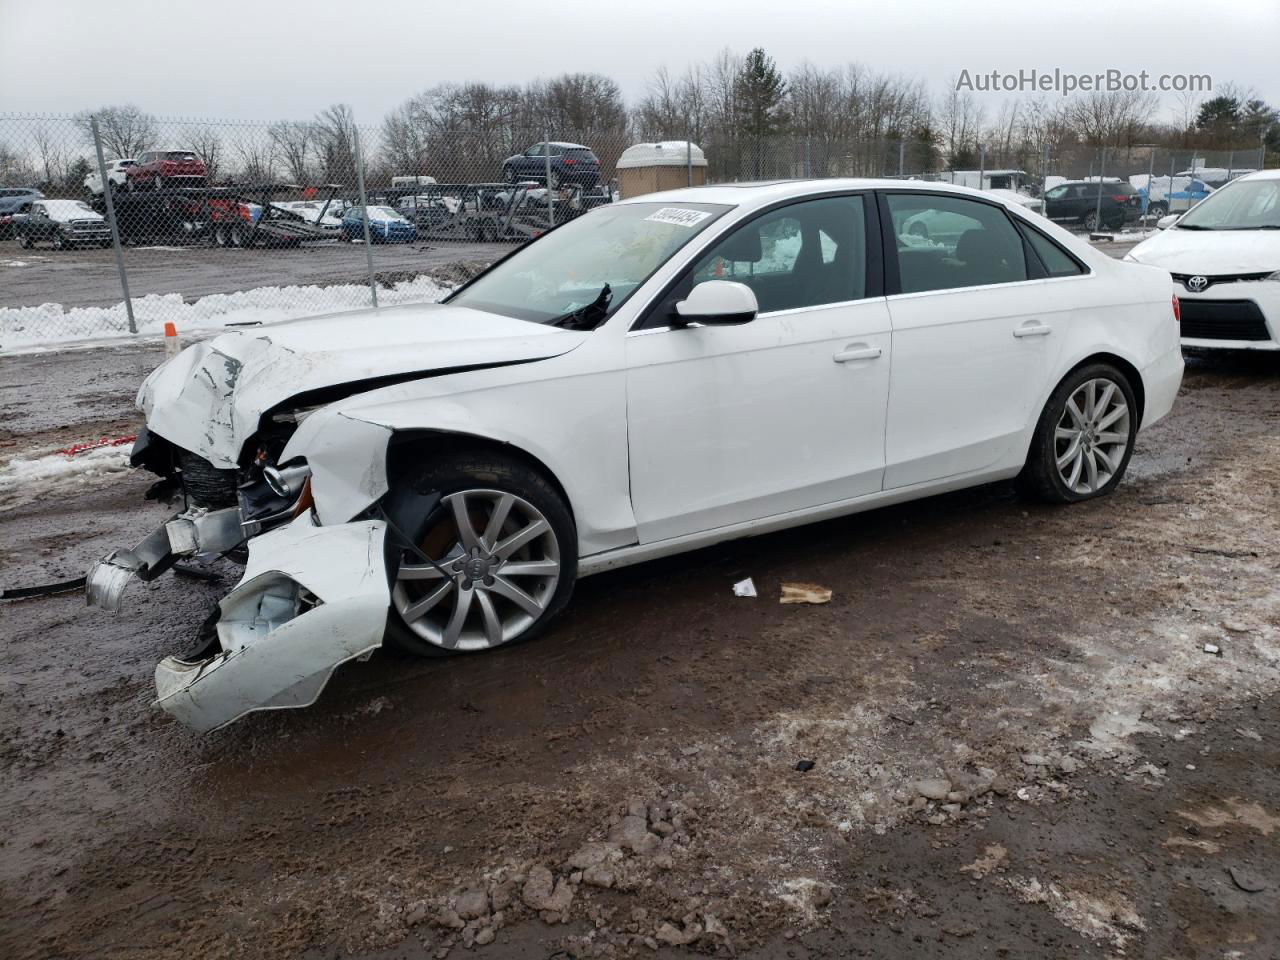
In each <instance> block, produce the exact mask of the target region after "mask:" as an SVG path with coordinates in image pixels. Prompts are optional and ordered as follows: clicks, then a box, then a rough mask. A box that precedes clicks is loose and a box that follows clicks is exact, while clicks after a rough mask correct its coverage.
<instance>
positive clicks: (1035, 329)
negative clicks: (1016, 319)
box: [1013, 320, 1053, 337]
mask: <svg viewBox="0 0 1280 960" xmlns="http://www.w3.org/2000/svg"><path fill="white" fill-rule="evenodd" d="M1051 333H1053V327H1051V326H1049V325H1048V324H1047V323H1041V322H1040V321H1039V320H1028V321H1027V322H1026V323H1024V324H1023V325H1022V326H1020V327H1015V328H1014V331H1013V335H1014V336H1015V337H1047V336H1048V335H1049V334H1051Z"/></svg>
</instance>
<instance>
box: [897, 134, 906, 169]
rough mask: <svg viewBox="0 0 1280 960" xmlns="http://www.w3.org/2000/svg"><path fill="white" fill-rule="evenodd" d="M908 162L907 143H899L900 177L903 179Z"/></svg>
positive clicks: (903, 141) (902, 141)
mask: <svg viewBox="0 0 1280 960" xmlns="http://www.w3.org/2000/svg"><path fill="white" fill-rule="evenodd" d="M906 162H907V141H905V140H899V141H898V176H899V177H901V176H902V174H903V170H904V168H905V165H906Z"/></svg>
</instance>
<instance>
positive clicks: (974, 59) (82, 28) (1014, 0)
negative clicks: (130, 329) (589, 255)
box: [0, 0, 1280, 123]
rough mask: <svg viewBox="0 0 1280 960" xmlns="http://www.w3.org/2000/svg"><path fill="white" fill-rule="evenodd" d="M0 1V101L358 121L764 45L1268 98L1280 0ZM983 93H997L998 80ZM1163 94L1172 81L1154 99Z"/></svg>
mask: <svg viewBox="0 0 1280 960" xmlns="http://www.w3.org/2000/svg"><path fill="white" fill-rule="evenodd" d="M538 6H539V5H538V4H536V3H535V4H529V3H523V4H516V3H508V2H505V0H477V2H469V3H459V2H449V3H434V2H430V0H418V2H408V0H406V2H392V0H363V2H353V0H348V2H337V0H199V2H188V0H122V2H120V3H107V2H103V0H92V2H88V0H0V112H14V111H16V112H37V113H46V112H53V113H73V112H75V111H78V110H82V109H86V108H89V107H93V106H99V105H103V104H114V103H129V102H131V103H136V104H137V105H138V106H139V107H141V108H143V109H144V110H147V111H150V112H151V113H154V114H158V115H161V116H173V117H226V118H236V119H259V120H273V119H283V118H288V119H302V118H307V117H310V116H312V115H313V114H314V113H315V112H316V111H317V110H319V109H321V108H323V107H325V106H327V105H328V104H331V103H335V102H346V103H349V104H351V106H352V107H353V108H354V109H355V112H356V115H357V117H358V119H359V120H360V121H362V122H365V123H374V122H377V121H379V120H380V119H381V118H382V116H383V115H384V114H385V113H386V112H387V111H388V110H390V109H391V108H392V107H394V106H396V105H397V104H398V103H400V102H401V101H403V100H404V99H405V98H406V97H408V96H410V95H411V94H414V93H417V92H419V91H421V90H424V89H426V88H427V87H430V86H433V85H434V84H437V83H441V82H443V81H462V80H486V81H489V82H491V83H520V82H523V81H525V80H529V79H532V78H534V77H538V76H550V75H553V74H556V73H562V72H576V71H595V72H600V73H604V74H607V75H609V76H611V77H613V78H614V79H615V80H617V82H618V83H619V84H620V85H621V87H622V90H623V93H624V95H625V96H626V97H627V100H628V103H633V102H634V101H635V100H636V99H638V98H639V97H640V96H642V95H643V93H644V91H645V85H646V82H647V80H648V79H649V78H650V77H651V76H652V74H653V72H654V70H655V69H656V68H657V67H658V66H660V65H663V64H665V65H666V66H667V67H668V68H670V69H671V70H672V71H674V72H679V71H681V70H682V69H683V68H684V67H685V66H686V65H687V64H688V63H690V62H694V61H699V60H706V59H709V58H710V57H711V56H712V55H714V53H715V52H716V51H717V50H719V49H720V48H722V47H725V46H728V47H730V48H731V49H734V50H736V51H738V52H746V51H747V50H748V49H749V48H751V47H753V46H756V45H760V46H763V47H764V48H765V49H766V50H767V51H768V53H770V54H771V55H772V56H774V57H775V58H776V59H777V61H778V64H779V65H780V66H781V67H782V68H783V69H784V70H786V69H789V68H792V67H794V66H796V65H798V64H800V63H801V62H803V61H804V60H806V59H808V60H809V61H811V62H813V63H815V64H818V65H820V66H835V65H842V64H845V63H849V62H858V63H861V64H864V65H866V66H868V67H870V68H872V69H874V70H877V71H890V72H895V73H900V74H904V75H909V76H915V77H920V78H921V79H923V80H925V81H926V82H927V83H928V84H929V87H930V92H931V93H932V94H933V95H934V96H937V95H938V94H940V93H941V92H942V91H943V90H944V89H945V88H946V86H947V83H948V80H949V79H950V78H952V77H953V76H955V75H957V74H958V73H959V72H960V71H961V70H964V69H968V70H970V71H972V72H975V73H976V72H979V71H990V70H992V69H999V70H1004V71H1016V70H1018V69H1019V68H1032V67H1035V68H1039V69H1042V70H1052V69H1053V68H1055V67H1058V68H1061V69H1062V70H1065V71H1072V72H1076V73H1091V72H1094V71H1099V70H1104V69H1107V68H1116V69H1120V70H1124V71H1132V72H1135V73H1136V72H1138V71H1140V70H1144V69H1145V70H1148V71H1150V72H1151V73H1152V74H1153V75H1158V74H1160V73H1207V74H1210V75H1211V76H1212V77H1213V79H1214V83H1215V85H1218V86H1221V85H1222V84H1224V83H1228V82H1234V83H1236V84H1237V85H1240V86H1243V87H1253V88H1255V89H1256V90H1257V91H1258V92H1259V93H1260V94H1262V96H1263V97H1264V98H1266V99H1267V100H1269V101H1270V102H1271V103H1273V104H1277V103H1280V58H1278V57H1277V49H1278V44H1277V40H1278V39H1280V2H1277V0H1238V2H1232V3H1206V2H1205V0H1161V2H1159V3H1152V2H1143V3H1129V2H1109V3H1102V2H1099V0H1093V2H1086V3H1073V2H1069V0H1068V2H1063V0H1056V2H1053V3H1043V4H1037V3H1036V2H1035V0H1011V2H1008V3H996V2H992V0H981V2H978V0H968V2H966V0H942V2H934V3H923V2H918V0H895V2H892V3H874V4H872V3H866V2H857V0H785V2H779V0H769V2H758V0H699V2H689V0H681V2H671V0H649V2H646V3H643V4H641V3H635V2H628V3H617V4H614V5H611V4H609V3H586V4H568V5H566V4H563V3H561V4H554V3H553V4H549V5H547V7H546V10H547V12H546V15H545V16H540V15H535V11H536V10H537V8H538ZM983 96H984V97H986V98H988V102H989V103H990V104H991V107H992V109H993V110H994V109H996V108H997V107H998V105H999V97H998V96H996V95H991V94H987V95H983ZM1167 100H1168V102H1169V104H1170V106H1171V105H1172V100H1173V98H1172V97H1170V98H1167Z"/></svg>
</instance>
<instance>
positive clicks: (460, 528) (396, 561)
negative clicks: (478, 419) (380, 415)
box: [387, 454, 577, 656]
mask: <svg viewBox="0 0 1280 960" xmlns="http://www.w3.org/2000/svg"><path fill="white" fill-rule="evenodd" d="M412 486H413V487H414V488H415V489H416V490H417V491H419V495H420V496H425V495H426V494H428V493H429V492H434V493H438V494H439V495H440V497H439V501H438V503H437V504H436V506H435V507H434V508H433V509H432V510H431V512H430V515H428V516H425V517H424V516H401V517H398V518H397V524H396V525H397V527H398V528H399V529H400V531H401V532H402V533H403V535H404V536H407V537H409V538H410V539H411V540H412V542H413V545H414V546H413V549H410V548H408V547H407V546H406V545H405V544H404V542H403V541H402V540H401V541H399V543H398V545H395V546H393V547H391V549H392V551H393V556H392V557H391V559H392V560H393V566H392V569H393V570H394V571H395V574H394V580H393V582H392V585H391V600H392V606H393V608H394V614H393V615H392V617H391V620H390V622H389V624H388V631H387V639H388V641H389V642H390V643H391V644H392V645H393V646H395V647H397V648H399V649H400V650H402V651H404V652H407V653H412V654H417V655H419V656H431V655H439V654H448V653H463V652H469V651H478V650H489V649H492V648H494V647H499V646H502V645H504V644H508V643H512V642H514V641H517V640H525V639H528V638H530V637H531V636H533V635H535V634H536V633H538V632H540V631H541V630H542V629H543V627H545V626H546V624H547V623H548V622H549V621H550V620H551V619H552V618H553V617H554V616H555V615H556V614H557V613H558V612H559V611H560V610H561V609H562V608H563V607H564V605H565V604H566V603H567V602H568V600H569V595H570V594H571V593H572V591H573V582H574V579H575V578H576V575H577V533H576V532H575V530H574V527H573V519H572V516H571V514H570V513H569V510H568V508H567V507H566V506H565V503H564V501H563V499H562V498H561V496H560V495H559V493H558V492H557V491H556V490H555V488H554V487H552V485H551V484H550V483H549V482H548V481H547V480H546V479H545V478H544V477H543V476H542V475H541V474H539V473H537V472H535V471H533V470H531V469H529V468H528V467H527V466H526V465H525V464H523V463H520V462H518V461H514V460H509V459H507V458H506V457H499V456H491V455H482V454H473V455H466V454H454V455H445V456H443V457H442V458H441V459H440V460H438V461H436V462H435V463H433V464H432V465H431V466H430V467H427V468H426V469H425V470H424V471H423V474H422V475H421V476H420V477H418V478H415V480H414V482H413V483H412ZM428 558H430V560H428Z"/></svg>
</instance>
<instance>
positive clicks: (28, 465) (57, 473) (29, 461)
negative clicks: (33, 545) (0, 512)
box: [0, 445, 130, 508]
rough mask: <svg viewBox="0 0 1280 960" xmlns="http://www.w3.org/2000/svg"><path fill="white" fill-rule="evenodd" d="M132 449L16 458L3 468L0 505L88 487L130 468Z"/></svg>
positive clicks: (126, 447)
mask: <svg viewBox="0 0 1280 960" xmlns="http://www.w3.org/2000/svg"><path fill="white" fill-rule="evenodd" d="M129 450H130V447H129V446H127V445H124V446H114V447H113V446H104V447H93V448H91V449H88V450H83V451H81V452H79V453H77V454H75V455H73V456H68V455H67V454H65V453H51V454H47V455H45V456H40V457H31V458H25V457H14V458H13V459H12V460H10V461H9V462H8V463H6V464H5V465H4V466H3V467H0V506H2V507H6V508H7V507H12V506H15V505H16V504H17V503H20V502H24V501H27V500H32V499H35V496H36V495H37V494H39V495H45V494H47V493H48V491H49V488H50V487H57V486H63V485H67V484H85V483H90V482H94V481H97V480H100V479H102V478H104V477H110V476H114V475H116V474H121V473H124V472H125V471H127V470H128V469H129Z"/></svg>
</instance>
